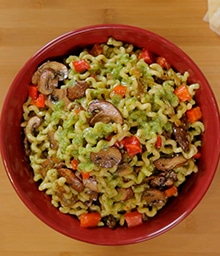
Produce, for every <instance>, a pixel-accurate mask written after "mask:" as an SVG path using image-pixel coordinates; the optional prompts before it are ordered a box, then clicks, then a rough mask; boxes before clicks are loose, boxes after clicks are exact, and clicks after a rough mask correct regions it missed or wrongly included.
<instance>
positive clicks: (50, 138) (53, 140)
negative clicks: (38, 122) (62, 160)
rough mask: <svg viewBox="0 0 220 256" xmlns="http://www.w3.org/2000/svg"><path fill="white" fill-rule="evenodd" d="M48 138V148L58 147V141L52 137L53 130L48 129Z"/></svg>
mask: <svg viewBox="0 0 220 256" xmlns="http://www.w3.org/2000/svg"><path fill="white" fill-rule="evenodd" d="M47 137H48V140H49V142H50V148H51V149H55V150H57V149H58V147H59V144H58V141H57V140H55V138H54V131H49V132H48V134H47Z"/></svg>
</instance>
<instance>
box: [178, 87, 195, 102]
mask: <svg viewBox="0 0 220 256" xmlns="http://www.w3.org/2000/svg"><path fill="white" fill-rule="evenodd" d="M174 93H175V94H176V96H177V97H178V98H179V100H180V101H183V102H184V101H187V100H191V99H192V96H191V95H190V93H189V89H188V87H187V85H185V84H183V85H180V86H179V87H177V88H176V89H175V90H174Z"/></svg>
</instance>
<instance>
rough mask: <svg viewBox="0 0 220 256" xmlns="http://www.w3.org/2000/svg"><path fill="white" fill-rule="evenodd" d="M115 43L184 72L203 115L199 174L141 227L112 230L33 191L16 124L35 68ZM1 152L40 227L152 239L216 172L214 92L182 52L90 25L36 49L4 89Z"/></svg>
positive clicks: (102, 241) (89, 238)
mask: <svg viewBox="0 0 220 256" xmlns="http://www.w3.org/2000/svg"><path fill="white" fill-rule="evenodd" d="M109 36H112V37H114V38H115V39H117V40H121V41H124V42H128V43H132V44H134V45H136V46H138V47H146V48H148V49H149V50H150V51H152V52H154V53H156V54H158V55H162V56H164V57H165V58H167V60H168V61H169V62H170V63H171V65H172V66H173V67H174V68H175V69H176V70H178V71H179V72H184V71H188V72H189V73H190V82H198V83H200V85H201V88H200V89H199V90H198V92H197V94H196V100H197V102H198V104H199V105H200V107H201V109H202V113H203V122H204V125H205V129H206V130H205V133H204V134H203V138H202V141H203V147H202V152H201V153H202V157H201V159H200V160H199V172H198V173H197V174H194V175H192V176H190V178H189V179H188V180H187V181H186V182H185V183H184V184H183V185H182V187H181V191H180V193H179V196H178V197H176V198H173V199H172V200H170V202H169V203H168V204H167V205H166V206H165V207H164V208H163V209H162V210H160V211H159V212H158V214H157V215H156V216H155V217H154V218H152V219H151V220H150V221H148V222H146V223H144V224H143V225H140V226H137V227H134V228H127V227H120V228H117V229H116V230H111V229H109V228H105V227H104V228H93V229H85V228H81V227H80V226H79V221H78V220H76V219H75V218H73V217H71V216H70V215H65V214H63V213H61V212H59V210H58V209H57V208H55V207H54V206H52V204H51V203H50V197H49V196H47V195H46V194H45V193H44V192H41V191H39V190H38V186H37V184H36V183H35V182H34V181H33V174H32V170H31V168H30V166H29V164H28V161H27V158H26V156H25V152H24V147H23V142H22V136H21V127H20V123H21V120H22V105H23V103H24V101H25V100H26V98H27V95H28V85H29V84H30V82H31V77H32V75H33V73H34V71H35V70H36V69H37V67H38V66H39V65H40V64H41V63H43V62H45V61H46V60H49V59H50V60H53V59H59V58H60V57H62V56H64V55H68V54H72V53H74V52H75V51H77V50H79V49H82V48H84V47H85V46H88V45H92V44H94V43H101V42H105V41H107V39H108V37H109ZM0 148H1V155H2V160H3V164H4V166H5V169H6V172H7V174H8V177H9V179H10V181H11V183H12V185H13V187H14V189H15V191H16V192H17V194H18V195H19V197H20V198H21V200H22V201H23V202H24V204H25V205H26V206H27V207H28V208H29V209H30V211H31V212H33V214H35V215H36V216H37V217H38V218H39V219H41V220H42V221H43V222H44V223H46V224H47V225H49V226H50V227H51V228H53V229H55V230H56V231H58V232H60V233H62V234H64V235H66V236H68V237H71V238H73V239H76V240H80V241H84V242H88V243H93V244H99V245H126V244H133V243H137V242H142V241H146V240H148V239H152V238H154V237H156V236H158V235H161V234H162V233H164V232H166V231H168V230H170V229H171V228H173V227H174V226H175V225H177V224H178V223H179V222H181V221H182V220H183V219H184V218H185V217H186V216H187V215H189V214H190V212H191V211H192V210H193V209H194V208H195V207H196V206H197V205H198V203H199V202H200V201H201V199H202V198H203V197H204V195H205V193H206V191H207V189H208V188H209V186H210V184H211V182H212V180H213V178H214V174H215V172H216V169H217V165H218V160H219V153H220V117H219V110H218V106H217V103H216V100H215V97H214V95H213V92H212V90H211V88H210V85H209V84H208V82H207V80H206V78H205V77H204V75H203V74H202V72H201V71H200V69H199V68H198V67H197V66H196V64H195V63H194V62H193V61H192V60H191V59H190V57H189V56H187V55H186V54H185V53H184V52H183V51H182V50H181V49H179V48H178V47H177V46H175V45H174V44H172V43H171V42H169V41H167V40H166V39H164V38H162V37H161V36H159V35H157V34H154V33H152V32H150V31H147V30H144V29H141V28H137V27H132V26H127V25H118V24H108V25H95V26H90V27H85V28H81V29H78V30H74V31H71V32H69V33H66V34H64V35H62V36H60V37H58V38H56V39H55V40H53V41H51V42H50V43H48V44H47V45H45V46H44V47H43V48H41V49H40V50H39V51H38V52H37V53H36V54H35V55H34V56H33V57H31V58H30V59H29V60H28V61H27V63H26V64H25V65H24V66H23V68H22V69H21V70H20V72H19V73H18V74H17V76H16V77H15V79H14V81H13V83H12V85H11V86H10V88H9V91H8V94H7V96H6V98H5V102H4V105H3V108H2V113H1V126H0Z"/></svg>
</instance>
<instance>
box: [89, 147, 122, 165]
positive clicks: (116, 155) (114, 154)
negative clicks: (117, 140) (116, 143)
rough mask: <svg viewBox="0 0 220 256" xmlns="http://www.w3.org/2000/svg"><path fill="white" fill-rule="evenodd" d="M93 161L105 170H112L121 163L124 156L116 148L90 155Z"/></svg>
mask: <svg viewBox="0 0 220 256" xmlns="http://www.w3.org/2000/svg"><path fill="white" fill-rule="evenodd" d="M90 158H91V161H92V162H93V163H94V164H96V165H98V166H100V167H103V168H111V167H113V166H115V165H118V164H119V163H120V162H121V159H122V155H121V152H120V150H119V149H117V148H116V147H110V148H108V149H102V150H101V151H99V152H97V153H94V152H92V153H91V154H90Z"/></svg>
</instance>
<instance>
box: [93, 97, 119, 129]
mask: <svg viewBox="0 0 220 256" xmlns="http://www.w3.org/2000/svg"><path fill="white" fill-rule="evenodd" d="M88 112H90V113H91V114H92V115H93V117H92V118H91V120H90V124H91V125H94V124H95V123H96V122H103V123H110V122H115V123H119V124H123V122H124V120H123V117H122V114H121V112H120V111H119V110H118V109H117V108H116V107H115V106H114V105H113V104H112V103H110V102H108V101H104V100H94V101H92V102H91V103H90V104H89V107H88Z"/></svg>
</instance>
